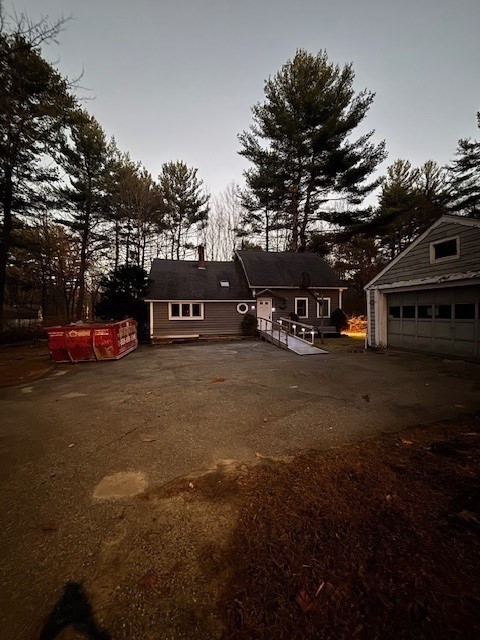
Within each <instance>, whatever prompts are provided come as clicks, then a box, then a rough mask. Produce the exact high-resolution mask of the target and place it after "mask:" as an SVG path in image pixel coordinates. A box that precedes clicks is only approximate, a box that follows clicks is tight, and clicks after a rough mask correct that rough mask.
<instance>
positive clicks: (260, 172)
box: [239, 50, 480, 313]
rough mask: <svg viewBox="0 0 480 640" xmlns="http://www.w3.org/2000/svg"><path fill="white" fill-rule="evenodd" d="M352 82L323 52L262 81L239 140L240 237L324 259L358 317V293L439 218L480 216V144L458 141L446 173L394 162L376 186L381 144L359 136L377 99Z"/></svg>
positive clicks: (302, 56)
mask: <svg viewBox="0 0 480 640" xmlns="http://www.w3.org/2000/svg"><path fill="white" fill-rule="evenodd" d="M354 77H355V76H354V71H353V67H352V65H351V64H347V65H345V66H344V67H343V68H341V67H339V66H338V65H334V64H332V63H331V62H330V61H329V59H328V56H327V53H326V52H325V51H321V52H320V53H319V54H317V55H312V54H310V53H308V52H306V51H304V50H299V51H297V53H296V55H295V56H294V58H293V59H292V60H289V61H288V62H287V63H286V64H285V65H284V66H283V67H282V69H281V70H280V71H279V72H278V73H277V74H276V75H275V76H273V77H272V78H269V79H268V80H267V82H266V84H265V99H264V102H263V103H258V104H256V105H255V106H254V107H253V108H252V115H253V124H252V126H251V127H250V129H249V130H248V131H245V132H243V133H242V134H241V135H240V136H239V140H240V144H241V150H240V153H241V155H243V156H244V157H245V158H247V159H248V160H249V161H250V163H251V168H250V169H248V170H247V171H246V173H245V178H246V189H245V190H244V191H243V193H242V194H241V199H242V204H243V206H244V209H245V211H244V214H243V216H242V223H241V234H242V235H243V237H245V238H247V239H248V240H249V242H252V238H253V239H254V242H255V243H256V244H259V245H261V246H262V247H263V248H264V249H266V250H267V251H268V250H273V251H278V250H280V251H281V250H290V251H307V250H309V251H315V252H317V253H319V254H320V255H323V256H325V257H326V258H327V259H328V260H329V261H330V262H331V263H332V265H333V266H334V268H335V269H336V271H337V272H338V273H339V275H340V276H341V277H342V278H343V279H345V280H347V282H348V283H349V293H348V296H347V297H346V305H347V311H349V312H357V313H358V312H361V311H362V310H363V308H364V304H365V296H364V293H363V287H364V285H365V284H366V283H367V282H368V281H369V280H370V279H371V278H372V277H374V276H375V275H376V274H377V273H378V272H379V271H380V270H381V268H383V266H384V265H385V264H386V262H388V261H389V260H391V259H392V258H393V257H394V256H395V255H397V254H398V253H399V252H400V251H401V250H402V249H404V248H405V247H406V246H407V245H408V244H409V243H410V242H411V241H412V240H413V239H414V238H415V237H416V236H417V235H418V234H419V233H421V232H422V231H424V230H425V229H426V228H427V227H428V226H429V225H430V224H431V223H432V222H433V221H434V220H436V219H437V218H438V217H439V216H440V215H442V214H444V213H456V214H461V215H466V216H473V217H479V216H480V142H478V141H476V140H470V139H464V140H460V141H459V144H458V148H457V150H456V152H455V155H454V158H453V160H452V162H451V163H450V164H449V165H448V166H446V167H442V166H439V165H438V164H437V163H436V162H434V161H433V160H427V161H426V162H425V163H424V164H423V165H422V166H421V167H412V165H411V163H410V162H409V161H408V160H401V159H399V160H397V161H395V162H394V163H393V164H391V165H390V166H389V167H388V169H387V172H386V175H385V176H383V177H376V176H377V175H378V172H377V169H378V166H379V164H380V163H381V162H383V161H384V160H385V158H386V148H385V143H384V142H377V143H375V142H374V131H369V132H367V133H361V134H359V133H358V127H359V125H363V123H364V119H365V117H366V115H367V113H368V110H369V108H370V106H371V104H372V102H373V99H374V94H372V93H371V92H369V91H368V90H366V89H365V90H363V91H360V92H358V93H356V92H355V90H354V87H353V83H354ZM477 118H478V124H479V126H480V115H479V116H477ZM362 130H364V129H363V127H362ZM356 131H357V133H356ZM452 151H453V150H452ZM375 190H379V196H378V203H377V204H371V202H372V197H371V198H368V196H371V195H372V194H373V193H374V192H375ZM369 202H370V204H368V203H369Z"/></svg>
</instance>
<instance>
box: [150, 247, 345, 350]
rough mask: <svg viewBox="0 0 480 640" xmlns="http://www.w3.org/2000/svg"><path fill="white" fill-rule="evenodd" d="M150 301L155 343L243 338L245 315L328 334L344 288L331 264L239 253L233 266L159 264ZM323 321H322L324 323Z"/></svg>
mask: <svg viewBox="0 0 480 640" xmlns="http://www.w3.org/2000/svg"><path fill="white" fill-rule="evenodd" d="M149 278H150V288H149V292H148V296H147V298H146V301H147V302H148V303H149V305H150V337H151V339H152V340H153V341H155V340H168V339H176V338H204V337H214V336H233V335H241V333H242V331H241V322H242V320H243V318H244V316H245V314H246V313H251V314H254V315H256V316H257V317H259V318H266V319H268V320H276V319H278V318H281V317H282V316H283V317H289V316H290V314H291V313H295V314H297V315H298V318H299V322H301V323H304V324H311V325H313V326H319V325H320V324H321V323H322V322H323V325H324V327H325V329H328V325H329V317H330V314H331V312H332V311H333V310H334V309H336V308H338V307H341V304H342V291H343V290H344V287H342V286H341V285H340V283H339V281H338V278H337V276H336V275H335V273H334V272H333V270H332V269H331V268H330V267H329V266H328V264H327V263H326V262H325V261H324V260H322V258H320V257H319V256H317V255H314V254H308V253H287V252H285V253H267V252H263V251H237V252H236V254H235V259H234V260H232V261H231V262H213V261H212V262H207V261H205V259H204V250H203V247H199V259H198V261H193V260H160V259H155V260H154V261H153V263H152V268H151V271H150V275H149ZM322 315H323V318H322Z"/></svg>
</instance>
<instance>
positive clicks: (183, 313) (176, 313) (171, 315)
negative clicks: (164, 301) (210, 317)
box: [168, 302, 203, 320]
mask: <svg viewBox="0 0 480 640" xmlns="http://www.w3.org/2000/svg"><path fill="white" fill-rule="evenodd" d="M168 319H169V320H203V302H169V303H168Z"/></svg>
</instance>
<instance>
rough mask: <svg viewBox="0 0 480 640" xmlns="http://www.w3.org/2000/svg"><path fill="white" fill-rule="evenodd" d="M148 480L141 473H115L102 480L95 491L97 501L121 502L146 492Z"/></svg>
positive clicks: (94, 495)
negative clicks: (122, 499) (123, 499)
mask: <svg viewBox="0 0 480 640" xmlns="http://www.w3.org/2000/svg"><path fill="white" fill-rule="evenodd" d="M147 486H148V482H147V478H146V476H145V474H144V473H142V472H141V471H136V472H134V471H129V472H120V473H114V474H113V475H112V476H106V477H105V478H103V480H101V481H100V482H99V483H98V484H97V486H96V487H95V489H94V491H93V497H94V498H95V500H120V499H121V498H131V497H132V496H136V495H138V494H139V493H142V492H143V491H145V489H146V488H147Z"/></svg>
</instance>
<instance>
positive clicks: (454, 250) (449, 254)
mask: <svg viewBox="0 0 480 640" xmlns="http://www.w3.org/2000/svg"><path fill="white" fill-rule="evenodd" d="M459 257H460V238H459V237H458V236H456V237H454V238H446V239H445V240H438V241H437V242H431V243H430V263H431V264H433V263H435V262H448V261H449V260H456V259H457V258H459Z"/></svg>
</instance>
